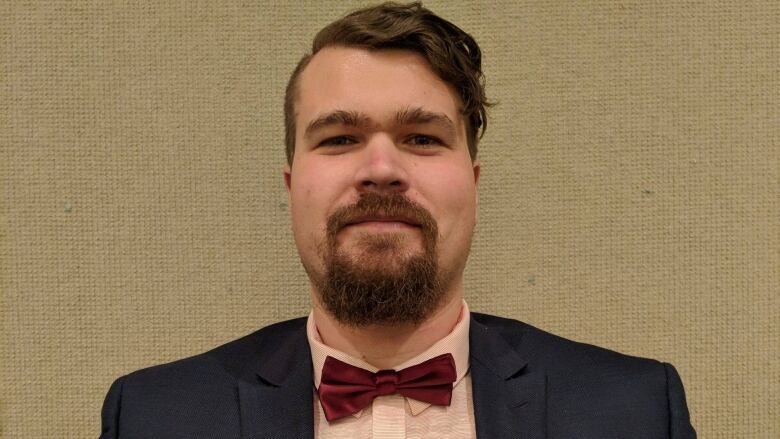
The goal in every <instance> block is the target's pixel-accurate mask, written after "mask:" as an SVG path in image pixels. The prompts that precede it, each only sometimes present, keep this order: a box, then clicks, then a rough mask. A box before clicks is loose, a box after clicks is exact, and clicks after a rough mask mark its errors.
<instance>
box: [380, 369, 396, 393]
mask: <svg viewBox="0 0 780 439" xmlns="http://www.w3.org/2000/svg"><path fill="white" fill-rule="evenodd" d="M374 385H376V393H377V396H385V395H392V394H393V393H395V392H396V390H397V389H398V373H397V372H396V371H394V370H380V371H379V372H377V373H376V374H375V375H374Z"/></svg>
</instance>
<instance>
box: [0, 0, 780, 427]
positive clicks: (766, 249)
mask: <svg viewBox="0 0 780 439" xmlns="http://www.w3.org/2000/svg"><path fill="white" fill-rule="evenodd" d="M358 5H359V4H358V3H356V2H341V1H317V2H314V1H302V2H289V3H286V2H263V1H256V2H220V1H181V0H178V1H165V2H148V3H141V2H103V1H77V2H73V1H64V0H57V1H8V2H2V4H1V5H0V63H1V65H0V69H1V70H0V154H1V155H0V173H1V175H0V176H1V177H2V180H1V181H2V198H0V202H1V203H2V204H1V205H0V209H1V210H0V218H1V221H0V282H1V283H0V288H1V289H0V291H1V294H2V296H1V302H0V303H1V305H2V320H3V326H2V362H0V363H1V364H2V366H0V367H2V387H1V388H0V398H1V401H2V417H1V418H0V419H1V426H0V428H1V429H2V430H0V435H1V436H2V437H8V438H60V437H95V436H96V435H97V434H98V430H99V410H100V406H101V404H102V399H103V396H104V395H105V392H106V391H107V389H108V386H109V385H110V383H111V382H112V380H113V379H114V378H116V377H118V376H119V375H121V374H124V373H127V372H130V371H132V370H134V369H137V368H141V367H144V366H149V365H152V364H156V363H160V362H165V361H169V360H173V359H176V358H180V357H183V356H188V355H192V354H196V353H199V352H202V351H204V350H207V349H209V348H211V347H213V346H216V345H218V344H221V343H223V342H226V341H228V340H231V339H234V338H237V337H239V336H241V335H243V334H245V333H248V332H251V331H253V330H254V329H256V328H258V327H261V326H263V325H266V324H268V323H271V322H273V321H277V320H280V319H286V318H289V317H293V316H301V315H305V314H306V313H307V312H308V310H309V300H308V284H307V280H306V278H305V275H304V272H303V270H302V268H301V265H300V262H299V260H298V257H297V254H296V251H295V249H294V245H293V241H292V237H291V232H290V223H289V218H288V204H287V195H286V193H285V190H284V185H283V179H282V165H283V162H284V153H283V135H284V133H283V118H282V101H283V92H284V86H285V84H286V81H287V78H288V76H289V74H290V73H291V71H292V69H293V67H294V65H295V63H296V62H297V60H298V59H299V57H300V56H301V55H302V54H303V53H304V52H305V51H306V50H307V49H308V47H309V45H310V41H311V38H312V37H313V35H314V33H315V32H316V31H317V30H318V29H319V28H320V27H322V26H323V25H325V24H326V23H328V22H330V21H331V20H333V19H335V18H336V17H338V16H340V15H341V14H343V13H346V12H347V11H349V10H351V9H352V8H353V7H355V6H358ZM426 6H428V7H429V8H431V9H433V10H434V11H436V12H437V13H439V14H441V15H442V16H444V17H446V18H448V19H450V20H452V21H453V22H455V23H457V24H458V25H459V26H461V27H462V28H464V29H466V30H467V31H468V32H470V33H471V34H472V35H473V36H474V37H475V38H476V39H477V41H479V42H480V44H481V45H482V47H483V50H484V63H485V74H486V77H487V84H488V94H489V97H491V98H493V99H494V100H497V101H499V105H498V106H496V107H494V108H493V109H492V110H491V111H490V116H491V118H490V124H489V127H488V132H487V135H486V136H485V137H484V138H483V140H482V142H481V151H480V157H481V163H482V178H481V184H480V219H479V225H478V228H477V232H476V236H475V242H474V245H473V248H472V254H471V259H470V264H469V267H468V269H467V272H466V276H467V279H466V282H467V297H466V299H467V301H468V303H469V306H470V307H471V309H472V310H473V311H477V312H488V313H494V314H499V315H503V316H509V317H513V318H517V319H520V320H524V321H526V322H529V323H531V324H534V325H536V326H539V327H541V328H544V329H546V330H549V331H552V332H555V333H557V334H560V335H563V336H565V337H569V338H573V339H576V340H581V341H586V342H589V343H594V344H599V345H604V346H608V347H610V348H613V349H616V350H619V351H622V352H626V353H629V354H633V355H641V356H648V357H653V358H658V359H661V360H664V361H669V362H671V363H673V364H674V365H675V366H676V367H677V369H678V370H679V372H680V374H681V375H682V377H683V381H684V383H685V385H686V389H687V394H688V403H689V407H690V409H691V412H692V418H693V422H694V425H695V426H696V427H697V429H698V430H699V432H700V436H701V437H705V438H710V437H712V438H715V437H723V438H767V439H769V438H772V439H774V438H777V437H780V423H778V419H780V399H778V398H779V397H778V395H780V385H779V384H780V363H779V362H778V356H779V355H778V346H780V331H779V330H778V327H779V326H780V323H779V318H778V310H780V298H779V297H778V296H779V295H780V250H778V249H780V239H778V238H779V234H780V208H779V207H778V206H779V202H778V200H780V146H779V145H780V104H779V103H780V2H777V1H774V0H765V1H739V2H737V1H718V0H714V1H707V2H678V1H672V0H669V1H659V0H649V1H638V0H626V1H599V2H558V1H554V2H546V1H519V2H518V1H509V0H492V1H473V2H451V1H450V2H448V1H431V2H427V3H426Z"/></svg>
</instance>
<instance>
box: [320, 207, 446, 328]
mask: <svg viewBox="0 0 780 439" xmlns="http://www.w3.org/2000/svg"><path fill="white" fill-rule="evenodd" d="M366 217H368V218H372V217H387V218H395V219H403V220H404V222H408V223H411V224H413V225H414V227H418V228H419V232H420V234H421V239H422V248H421V249H417V248H416V247H417V245H416V243H410V242H409V240H410V236H409V234H410V233H411V234H413V235H416V234H417V233H415V232H413V231H398V232H381V233H368V232H366V233H365V234H362V235H358V236H355V237H354V238H355V242H353V243H352V245H351V251H350V252H348V251H347V249H346V248H341V246H340V245H339V242H338V239H337V235H338V234H339V232H340V231H342V230H343V229H344V228H345V227H347V226H349V225H351V224H354V223H355V222H356V221H359V220H360V219H361V218H366ZM437 237H438V227H437V225H436V221H435V220H434V219H433V216H432V215H431V214H430V213H429V212H428V211H427V210H425V209H424V208H423V207H421V206H420V205H418V204H417V203H414V202H413V201H411V200H409V199H408V198H407V197H406V196H405V195H403V194H400V193H376V192H368V193H364V194H361V196H360V198H359V199H358V201H357V202H356V203H355V204H353V205H349V206H345V207H342V208H340V209H338V210H337V211H336V212H335V213H334V214H333V215H331V216H330V217H329V218H328V224H327V234H326V242H325V245H324V248H321V256H322V258H323V261H324V267H325V271H324V273H322V275H321V276H312V281H313V282H314V284H315V287H316V289H317V290H318V291H319V299H320V301H321V303H322V305H323V306H324V308H325V310H326V311H327V312H328V313H329V314H331V315H332V316H333V317H334V318H335V319H336V320H337V321H339V322H340V323H342V324H345V325H348V326H353V327H359V326H366V325H372V324H378V325H403V324H419V323H421V322H422V321H424V320H425V319H426V318H427V317H429V316H430V315H431V314H432V313H433V311H435V310H436V309H437V308H438V306H439V305H440V303H441V302H442V300H443V298H444V295H445V292H444V288H442V280H443V279H442V276H441V275H440V274H439V270H438V262H437V257H436V245H437ZM411 239H419V238H418V237H416V236H414V237H411ZM409 247H415V249H414V250H412V251H409V250H408V248H409Z"/></svg>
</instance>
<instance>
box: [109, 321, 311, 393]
mask: <svg viewBox="0 0 780 439" xmlns="http://www.w3.org/2000/svg"><path fill="white" fill-rule="evenodd" d="M305 327H306V318H305V317H302V318H297V319H292V320H287V321H283V322H279V323H274V324H272V325H269V326H266V327H264V328H262V329H259V330H257V331H255V332H253V333H251V334H248V335H246V336H244V337H241V338H239V339H236V340H233V341H231V342H228V343H225V344H223V345H221V346H218V347H216V348H214V349H211V350H209V351H207V352H204V353H201V354H198V355H194V356H192V357H188V358H183V359H180V360H177V361H173V362H170V363H165V364H160V365H156V366H152V367H147V368H144V369H140V370H137V371H135V372H132V373H130V374H128V375H126V376H125V377H123V379H124V382H125V386H127V385H165V386H175V385H176V384H182V385H192V384H193V383H201V382H202V383H207V384H208V385H211V386H215V385H217V386H218V385H220V384H232V383H234V382H235V380H236V379H239V378H240V377H241V376H243V375H245V374H246V373H248V372H250V371H251V370H249V369H251V368H252V367H253V366H256V365H258V363H261V362H263V361H265V360H266V359H267V358H266V357H268V356H271V355H273V353H274V352H275V351H276V350H278V349H280V348H282V347H283V346H284V344H285V342H286V341H292V340H294V339H297V338H299V337H300V336H303V337H305Z"/></svg>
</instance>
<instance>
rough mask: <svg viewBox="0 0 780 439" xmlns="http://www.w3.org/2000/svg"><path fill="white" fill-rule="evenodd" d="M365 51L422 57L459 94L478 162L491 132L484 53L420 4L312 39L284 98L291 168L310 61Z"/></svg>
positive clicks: (346, 22)
mask: <svg viewBox="0 0 780 439" xmlns="http://www.w3.org/2000/svg"><path fill="white" fill-rule="evenodd" d="M337 45H340V46H350V47H361V48H367V49H407V50H411V51H414V52H417V53H419V54H421V55H422V56H423V57H425V59H426V60H428V63H429V64H430V65H431V68H432V69H433V71H434V72H435V73H436V75H438V76H439V78H441V80H442V81H444V82H446V83H448V84H450V85H451V86H452V87H454V88H455V90H456V92H457V93H458V96H459V97H460V100H461V103H462V104H463V109H462V113H463V116H464V118H465V120H466V138H467V142H468V148H469V154H470V155H471V159H472V160H475V159H476V157H477V142H478V140H479V139H480V138H482V135H483V134H484V133H485V128H486V127H487V113H486V108H487V107H488V106H490V105H491V103H490V102H488V101H487V99H486V97H485V80H484V76H483V74H482V67H481V64H482V53H481V52H480V50H479V46H478V45H477V42H476V41H474V38H472V37H471V36H470V35H469V34H467V33H466V32H464V31H462V30H461V29H460V28H458V27H457V26H455V25H454V24H452V23H450V22H449V21H447V20H445V19H443V18H441V17H439V16H437V15H435V14H434V13H433V12H431V11H430V10H428V9H426V8H424V7H423V6H422V4H420V3H410V4H407V5H403V4H398V3H393V2H388V3H382V4H381V5H377V6H372V7H369V8H365V9H360V10H357V11H355V12H352V13H351V14H349V15H347V16H345V17H343V18H341V19H339V20H336V21H334V22H333V23H331V24H329V25H327V26H325V27H324V28H323V29H322V30H321V31H319V33H317V36H315V37H314V43H313V44H312V52H311V53H310V54H308V55H305V56H304V57H303V58H302V59H301V60H300V61H299V62H298V65H297V67H295V70H294V71H293V74H292V76H290V81H289V82H288V83H287V90H286V93H285V98H284V122H285V143H286V153H287V163H288V164H292V161H293V156H294V155H295V99H296V97H297V91H298V87H297V82H298V77H299V76H300V74H301V72H302V71H303V69H304V68H306V66H307V65H308V64H309V61H310V60H311V58H312V57H313V56H314V55H315V54H316V53H317V52H319V51H320V50H321V49H323V48H325V47H328V46H337Z"/></svg>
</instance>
